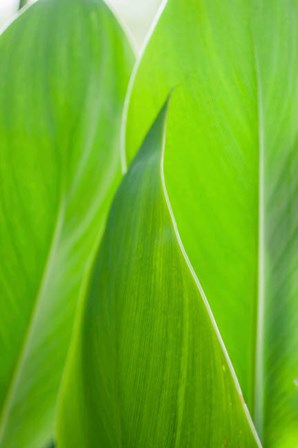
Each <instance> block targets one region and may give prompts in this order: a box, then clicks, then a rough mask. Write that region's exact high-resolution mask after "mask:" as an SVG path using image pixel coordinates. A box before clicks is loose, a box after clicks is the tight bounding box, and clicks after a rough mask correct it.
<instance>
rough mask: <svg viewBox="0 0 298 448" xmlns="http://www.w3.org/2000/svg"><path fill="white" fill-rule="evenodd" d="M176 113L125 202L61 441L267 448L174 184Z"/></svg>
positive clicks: (160, 122)
mask: <svg viewBox="0 0 298 448" xmlns="http://www.w3.org/2000/svg"><path fill="white" fill-rule="evenodd" d="M165 115H166V108H164V109H163V110H162V112H161V113H160V115H159V117H158V119H157V120H156V122H155V124H154V126H153V128H152V130H151V131H150V133H149V135H148V137H147V139H146V141H145V143H144V144H143V147H142V149H141V150H140V152H139V153H138V155H137V157H136V158H135V160H134V162H133V164H132V165H131V167H130V169H129V171H128V173H127V175H126V177H125V178H124V180H123V182H122V184H121V186H120V189H119V190H118V193H117V195H116V197H115V200H114V202H113V205H112V209H111V212H110V215H109V219H108V223H107V228H106V231H105V234H104V237H103V241H102V245H101V248H100V252H99V256H98V259H97V261H96V265H95V270H94V273H93V276H92V280H91V282H90V286H89V295H88V301H87V304H86V308H85V312H84V314H83V317H82V321H81V327H80V328H79V331H78V333H77V341H76V344H75V345H74V346H73V351H72V352H71V353H72V356H71V358H70V364H69V368H68V371H67V375H66V380H65V384H64V389H63V394H62V409H61V413H60V418H59V430H58V446H60V447H61V448H67V447H85V448H88V447H95V446H103V447H106V448H109V447H111V448H114V447H135V448H141V447H148V448H150V447H152V448H155V447H159V448H171V447H193V448H195V447H199V446H202V447H206V448H209V447H210V448H213V447H220V446H222V447H224V446H230V447H253V446H258V442H257V440H256V439H255V435H254V432H253V429H252V426H251V424H250V421H249V417H248V415H247V414H246V411H245V409H244V404H243V401H242V398H241V394H240V390H239V389H238V386H237V384H236V380H235V377H234V375H233V373H232V371H231V369H230V362H229V360H228V359H227V354H226V352H225V349H224V347H223V345H222V343H221V340H220V336H219V334H218V331H217V329H216V327H215V325H214V321H213V318H212V316H211V315H210V311H209V308H208V305H207V302H206V299H205V298H204V296H203V292H202V290H201V287H200V285H199V284H198V281H197V279H196V277H195V275H194V274H193V272H192V269H191V267H190V265H189V262H188V261H187V259H186V258H185V255H184V250H183V247H182V246H181V243H180V239H179V235H178V233H177V228H176V224H175V221H174V217H173V215H172V211H171V208H170V204H169V202H168V199H167V193H166V190H165V185H164V179H163V167H162V158H163V153H162V151H163V143H164V137H165V136H164V123H165Z"/></svg>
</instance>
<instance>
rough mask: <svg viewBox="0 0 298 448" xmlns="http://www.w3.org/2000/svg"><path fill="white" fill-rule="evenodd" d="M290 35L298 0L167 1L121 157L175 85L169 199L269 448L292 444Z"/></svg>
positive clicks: (295, 85)
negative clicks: (125, 146)
mask: <svg viewBox="0 0 298 448" xmlns="http://www.w3.org/2000/svg"><path fill="white" fill-rule="evenodd" d="M297 31H298V2H297V0H285V1H283V2H282V3H281V2H280V1H278V0H262V1H259V0H222V1H217V0H189V1H187V2H186V1H185V0H169V1H168V4H167V6H166V8H165V11H164V13H163V14H162V16H161V19H160V21H159V23H158V24H157V27H156V29H155V31H154V33H153V35H152V37H151V39H150V41H149V44H148V47H147V48H146V50H145V53H144V55H143V58H142V60H141V62H140V64H139V67H138V69H137V71H136V76H135V80H134V83H133V85H132V89H131V99H130V104H129V109H128V129H127V147H128V149H127V151H128V159H129V160H131V159H132V157H133V155H134V154H135V152H136V150H137V149H138V147H139V145H140V142H141V141H142V140H143V138H144V136H145V134H146V132H147V130H148V129H149V127H150V124H151V122H152V120H153V118H154V116H155V115H156V113H157V111H158V110H159V108H160V107H161V104H162V103H163V101H164V100H165V97H166V96H167V94H168V91H169V90H170V89H171V88H173V87H176V89H177V95H175V97H176V98H175V100H174V101H173V105H172V107H173V111H172V114H171V117H170V122H169V125H168V139H167V148H166V158H165V177H166V181H167V186H168V191H169V197H170V199H171V203H172V205H173V210H174V214H175V216H176V218H177V224H178V228H179V231H180V233H181V238H182V241H183V244H184V246H185V249H186V251H187V254H188V255H189V257H190V261H191V263H192V265H193V267H194V269H195V272H196V273H197V275H198V277H199V279H200V282H201V284H202V286H203V288H204V291H205V292H206V295H207V297H208V300H209V303H210V306H211V308H212V311H213V313H214V316H215V319H216V322H217V323H218V326H219V330H220V332H221V334H222V336H223V340H224V342H225V344H226V346H227V349H228V352H229V354H230V356H231V360H232V363H233V365H234V367H235V370H236V373H237V375H238V378H239V381H240V384H241V387H242V390H243V392H244V397H245V400H246V401H247V403H248V405H249V408H250V409H251V411H252V413H253V414H254V419H255V422H256V424H257V427H258V430H259V432H260V434H261V435H262V437H263V441H264V444H265V446H268V447H270V448H274V447H276V448H277V447H278V448H287V447H291V448H292V447H294V446H295V447H296V446H297V444H298V387H297V383H298V382H297V378H298V300H297V295H298V250H297V248H298V212H297V211H298V194H297V191H298V176H297V172H298V124H297V123H298V51H297V38H298V35H297Z"/></svg>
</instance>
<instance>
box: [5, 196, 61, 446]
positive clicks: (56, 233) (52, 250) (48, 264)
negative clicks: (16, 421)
mask: <svg viewBox="0 0 298 448" xmlns="http://www.w3.org/2000/svg"><path fill="white" fill-rule="evenodd" d="M64 209H65V207H64V202H63V201H60V206H59V207H58V213H57V218H56V222H55V225H54V228H53V235H52V240H51V243H50V246H49V251H48V255H47V258H46V261H45V265H44V270H43V273H42V276H41V280H40V284H39V288H38V292H37V294H36V299H35V301H34V304H33V308H32V311H31V315H30V320H29V322H28V327H27V331H26V333H25V335H24V341H23V344H22V346H21V349H20V353H19V356H18V358H17V360H16V363H15V367H14V370H13V375H12V378H11V381H10V384H9V386H8V388H7V393H6V398H5V400H4V403H3V406H2V411H1V415H0V442H1V440H2V439H3V436H4V434H5V426H6V422H7V419H8V418H9V410H10V407H11V402H12V398H13V396H14V394H15V390H16V387H17V384H18V379H19V376H20V372H21V371H22V366H23V364H24V360H25V358H26V353H27V347H28V343H29V341H30V336H31V333H32V329H33V328H34V324H35V321H36V317H37V314H38V309H39V304H40V302H41V298H42V296H43V294H44V290H45V288H46V285H47V281H48V278H49V275H50V272H51V269H52V265H53V260H54V259H55V255H56V251H57V247H58V242H59V238H60V235H61V229H62V227H63V221H64Z"/></svg>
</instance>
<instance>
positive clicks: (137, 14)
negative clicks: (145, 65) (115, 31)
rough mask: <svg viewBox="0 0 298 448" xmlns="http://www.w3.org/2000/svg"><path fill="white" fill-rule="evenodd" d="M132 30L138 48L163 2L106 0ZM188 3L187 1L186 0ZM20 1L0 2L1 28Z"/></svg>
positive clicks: (154, 0)
mask: <svg viewBox="0 0 298 448" xmlns="http://www.w3.org/2000/svg"><path fill="white" fill-rule="evenodd" d="M106 1H107V2H108V3H110V4H111V6H112V8H113V9H114V10H115V12H116V13H117V15H118V16H119V17H120V19H121V20H122V21H124V22H126V24H127V26H128V28H129V29H130V30H131V32H132V34H133V36H134V38H135V41H136V43H137V46H138V48H140V46H141V45H142V42H143V39H144V37H145V35H146V33H147V32H148V29H149V27H150V24H151V22H152V20H153V18H154V16H155V14H156V11H157V9H158V6H159V4H160V3H161V0H106ZM186 1H187V0H186ZM18 4H19V0H0V26H1V27H2V26H3V25H5V23H6V22H7V21H8V20H9V19H10V18H11V17H12V16H13V15H14V14H15V12H16V10H17V8H18Z"/></svg>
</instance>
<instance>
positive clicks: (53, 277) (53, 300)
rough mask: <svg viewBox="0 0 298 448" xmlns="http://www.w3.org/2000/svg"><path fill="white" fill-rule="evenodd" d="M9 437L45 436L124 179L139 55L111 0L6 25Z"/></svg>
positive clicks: (57, 5)
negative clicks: (83, 295)
mask: <svg viewBox="0 0 298 448" xmlns="http://www.w3.org/2000/svg"><path fill="white" fill-rule="evenodd" d="M0 60H1V64H0V135H1V138H0V191H1V193H0V237H1V241H0V259H1V267H0V353H1V372H0V446H1V447H3V448H19V447H20V448H31V447H32V448H34V447H36V448H40V447H42V446H45V445H46V444H47V442H50V440H51V438H52V437H51V436H52V433H53V430H54V419H55V413H56V397H57V392H58V388H59V384H60V379H61V374H62V370H63V365H64V361H65V357H66V353H67V349H68V345H69V341H70V336H71V331H72V326H73V317H74V313H75V310H76V303H77V299H78V296H79V291H80V288H81V284H82V281H83V278H84V275H85V271H86V269H87V268H88V265H89V263H90V261H91V258H92V256H93V253H94V250H95V249H96V247H97V245H98V242H99V238H100V236H101V233H102V227H103V224H104V221H105V218H106V213H107V210H108V207H109V204H110V201H111V197H112V195H113V193H114V191H115V188H116V186H117V184H118V182H119V179H120V161H119V159H120V157H119V133H120V119H121V113H122V108H123V102H124V96H125V92H126V88H127V83H128V78H129V74H130V70H131V66H132V62H133V56H132V52H131V49H130V47H129V45H128V44H127V42H126V39H125V37H124V35H123V33H122V31H121V29H120V28H119V25H118V23H117V22H116V21H115V19H114V17H113V16H112V15H111V13H110V11H109V10H108V9H107V7H106V6H105V4H104V3H103V2H102V1H101V0H72V1H70V0H63V1H61V0H47V1H46V0H41V1H39V2H38V3H36V4H35V5H33V6H32V7H30V8H28V9H27V10H26V11H25V12H24V13H23V14H21V15H20V17H19V18H18V19H17V20H16V21H15V22H14V23H13V24H12V25H11V26H10V27H9V28H8V29H7V30H6V31H5V32H4V34H3V35H2V36H1V37H0Z"/></svg>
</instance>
